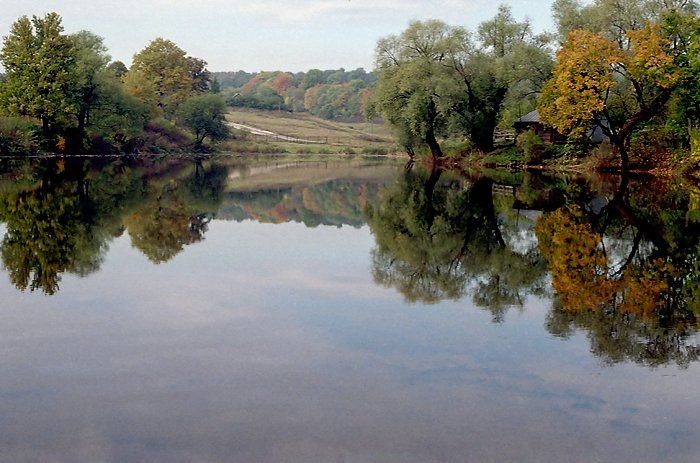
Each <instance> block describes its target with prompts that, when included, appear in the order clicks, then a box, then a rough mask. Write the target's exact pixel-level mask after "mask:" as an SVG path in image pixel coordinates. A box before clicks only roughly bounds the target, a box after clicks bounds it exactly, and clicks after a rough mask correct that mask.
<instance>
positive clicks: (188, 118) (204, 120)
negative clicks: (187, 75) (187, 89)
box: [181, 93, 228, 147]
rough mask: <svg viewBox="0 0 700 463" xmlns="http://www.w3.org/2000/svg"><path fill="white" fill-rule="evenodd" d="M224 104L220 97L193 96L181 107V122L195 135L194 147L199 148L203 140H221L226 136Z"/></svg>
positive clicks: (209, 95) (212, 95)
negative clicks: (207, 138)
mask: <svg viewBox="0 0 700 463" xmlns="http://www.w3.org/2000/svg"><path fill="white" fill-rule="evenodd" d="M225 114H226V103H225V101H224V99H223V97H221V96H220V95H216V94H211V93H210V94H203V95H195V96H193V97H191V98H190V99H188V100H187V101H186V102H185V103H184V104H183V106H182V114H181V116H182V121H183V123H184V124H185V126H186V127H188V128H189V129H191V130H192V131H193V132H194V134H195V146H196V147H201V145H202V143H203V142H204V139H205V138H206V137H209V138H210V139H211V140H222V139H225V138H226V137H227V136H228V127H227V125H226V119H225V117H224V116H225Z"/></svg>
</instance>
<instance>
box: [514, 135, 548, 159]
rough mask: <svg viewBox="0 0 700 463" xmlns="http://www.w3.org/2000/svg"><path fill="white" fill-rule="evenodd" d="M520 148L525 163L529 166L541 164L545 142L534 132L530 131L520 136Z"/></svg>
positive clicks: (518, 142)
mask: <svg viewBox="0 0 700 463" xmlns="http://www.w3.org/2000/svg"><path fill="white" fill-rule="evenodd" d="M517 145H518V148H520V150H521V151H522V152H523V157H524V158H525V162H527V163H528V164H539V163H540V162H542V160H543V158H544V156H543V154H544V148H545V146H544V141H542V138H540V136H539V135H537V134H536V133H535V132H534V131H532V130H528V131H526V132H523V133H521V134H520V135H518V139H517Z"/></svg>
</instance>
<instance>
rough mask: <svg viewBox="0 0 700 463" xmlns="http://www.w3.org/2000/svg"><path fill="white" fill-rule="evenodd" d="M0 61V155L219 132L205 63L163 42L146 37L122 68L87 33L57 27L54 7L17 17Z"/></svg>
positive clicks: (165, 141)
mask: <svg viewBox="0 0 700 463" xmlns="http://www.w3.org/2000/svg"><path fill="white" fill-rule="evenodd" d="M0 63H2V66H3V68H4V70H5V74H4V75H3V76H2V80H1V81H0V151H2V152H5V153H26V152H31V151H34V150H46V151H52V152H69V153H75V152H83V151H90V150H91V151H93V152H94V151H98V152H105V151H106V152H138V151H142V150H146V151H158V150H160V149H168V148H176V147H178V146H182V145H190V146H192V145H194V147H195V148H198V147H201V146H202V144H203V142H204V139H205V138H206V137H209V138H210V139H221V138H223V137H225V136H226V135H227V129H226V125H225V124H224V112H225V103H224V101H223V99H222V98H221V96H218V95H215V94H214V93H213V92H212V83H213V82H212V78H211V73H210V72H209V71H208V70H207V68H206V66H207V63H206V61H204V60H203V59H201V58H196V57H192V56H188V55H187V53H186V52H185V51H184V50H182V49H181V48H179V47H178V46H177V45H176V44H175V43H173V42H172V41H170V40H166V39H163V38H157V39H155V40H153V41H152V42H151V43H149V44H148V45H147V46H146V47H145V48H144V49H143V50H141V51H140V52H138V53H136V54H135V55H134V57H133V62H132V64H131V68H127V66H126V65H125V64H124V63H122V62H120V61H111V58H110V56H109V55H108V53H107V48H106V47H105V45H104V42H103V39H102V38H101V37H99V36H97V35H95V34H93V33H92V32H89V31H80V32H77V33H74V34H65V33H64V29H63V26H62V21H61V17H60V16H59V15H58V14H56V13H48V14H46V15H45V16H43V17H38V16H33V17H32V18H29V17H27V16H24V17H21V18H19V19H18V20H17V21H15V22H14V23H13V24H12V26H11V29H10V33H9V35H7V36H6V37H4V41H3V44H2V49H0ZM183 129H186V131H185V130H183Z"/></svg>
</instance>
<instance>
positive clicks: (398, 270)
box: [367, 170, 547, 320]
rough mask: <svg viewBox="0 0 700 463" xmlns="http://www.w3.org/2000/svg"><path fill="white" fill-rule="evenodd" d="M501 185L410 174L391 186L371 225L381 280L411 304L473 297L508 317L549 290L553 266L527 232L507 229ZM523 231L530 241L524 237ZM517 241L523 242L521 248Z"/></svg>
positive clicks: (371, 216) (372, 212) (498, 316)
mask: <svg viewBox="0 0 700 463" xmlns="http://www.w3.org/2000/svg"><path fill="white" fill-rule="evenodd" d="M493 185H494V182H493V180H491V179H490V178H488V177H485V176H479V177H476V178H473V179H466V178H457V177H453V176H448V175H447V174H445V173H444V172H442V171H441V170H434V171H432V172H430V173H427V174H422V173H421V172H416V171H414V170H408V171H406V172H404V173H403V174H402V175H400V176H399V178H398V179H397V181H396V182H395V183H394V184H393V185H391V187H389V188H387V189H386V190H385V191H384V193H383V194H382V196H381V200H380V202H379V204H378V205H377V207H376V208H368V212H367V220H368V222H369V225H370V227H371V229H372V232H373V233H374V235H375V237H376V240H377V247H376V249H375V250H374V252H373V265H374V267H373V272H374V278H375V281H377V282H378V283H380V284H383V285H385V286H395V287H397V288H398V289H399V291H401V293H402V294H403V295H404V296H405V297H406V299H408V300H409V301H413V302H415V301H421V302H425V303H434V302H438V301H440V300H442V299H446V298H449V299H459V298H461V297H462V296H464V294H465V293H467V292H468V293H470V294H471V296H472V298H473V300H474V302H475V303H476V304H477V305H479V306H483V307H487V308H488V309H490V310H491V311H492V313H493V315H494V318H495V319H497V320H500V319H501V318H502V316H503V313H504V310H506V309H507V308H508V307H510V306H513V305H520V306H522V303H523V299H524V296H526V295H527V294H540V293H542V292H543V291H544V289H545V287H546V285H545V281H546V279H545V276H546V272H547V267H546V265H545V262H544V260H543V259H541V258H540V256H539V254H538V252H537V242H536V241H535V240H533V239H531V237H530V239H528V237H527V236H526V235H527V229H526V228H524V227H522V226H519V225H517V224H516V225H515V226H514V227H513V226H510V225H511V224H510V223H507V224H504V223H503V222H502V221H501V220H500V219H499V217H498V214H497V211H496V207H495V205H494V195H493ZM520 232H523V236H520V235H519V233H520ZM516 236H517V237H518V238H522V239H520V240H518V242H517V243H515V239H516Z"/></svg>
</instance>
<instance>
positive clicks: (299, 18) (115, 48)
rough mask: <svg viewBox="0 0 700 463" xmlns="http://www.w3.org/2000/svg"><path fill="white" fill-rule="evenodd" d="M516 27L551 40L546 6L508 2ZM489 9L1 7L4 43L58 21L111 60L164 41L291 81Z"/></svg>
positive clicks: (222, 1)
mask: <svg viewBox="0 0 700 463" xmlns="http://www.w3.org/2000/svg"><path fill="white" fill-rule="evenodd" d="M501 3H505V4H507V5H509V6H510V7H511V8H512V11H513V15H514V16H515V18H516V19H518V20H522V19H524V18H526V17H527V18H528V19H530V20H531V22H532V24H533V27H534V29H535V31H537V32H539V31H543V30H551V29H552V26H551V11H550V9H551V4H552V1H551V0H506V1H503V2H501ZM498 5H499V2H498V1H493V0H435V1H431V0H428V1H425V0H286V1H283V0H254V1H253V0H251V1H242V0H90V1H87V0H60V1H56V0H0V7H1V8H0V11H2V16H1V17H0V34H1V35H2V36H3V37H4V36H6V35H7V34H8V33H9V31H10V26H11V24H12V23H13V22H14V21H15V20H17V18H19V17H21V16H24V15H27V16H30V17H31V16H32V15H37V16H43V15H44V14H46V13H48V12H51V11H55V12H57V13H58V14H59V15H61V17H62V18H63V25H64V28H65V31H66V32H67V33H73V32H77V31H79V30H88V31H91V32H93V33H95V34H97V35H100V36H102V37H103V38H104V41H105V45H106V46H107V48H108V49H109V53H110V55H111V56H112V58H113V59H114V60H120V61H123V62H124V63H125V64H127V66H128V65H130V63H131V59H132V57H133V55H134V54H135V53H137V52H138V51H140V50H142V49H143V48H144V47H146V46H147V45H148V43H149V42H150V41H151V40H153V39H155V38H157V37H163V38H166V39H169V40H172V41H173V42H175V43H176V44H177V45H178V46H179V47H180V48H182V49H183V50H185V51H186V52H187V54H188V55H190V56H195V57H198V58H202V59H204V60H206V61H207V62H208V63H209V69H210V70H211V71H238V70H245V71H248V72H256V71H274V70H284V71H291V72H298V71H308V70H309V69H313V68H318V69H338V68H341V67H342V68H345V69H346V70H351V69H355V68H358V67H363V68H365V69H366V70H371V69H372V68H373V55H374V47H375V45H376V43H377V40H378V39H379V38H381V37H385V36H387V35H390V34H398V33H400V32H401V31H403V30H404V29H405V28H406V26H407V25H408V23H409V21H411V20H425V19H441V20H444V21H445V22H447V23H448V24H452V25H460V26H465V27H467V28H469V29H475V28H476V26H477V25H478V24H479V23H480V22H482V21H484V20H487V19H490V18H491V17H493V16H494V15H495V14H496V11H497V8H498Z"/></svg>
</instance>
